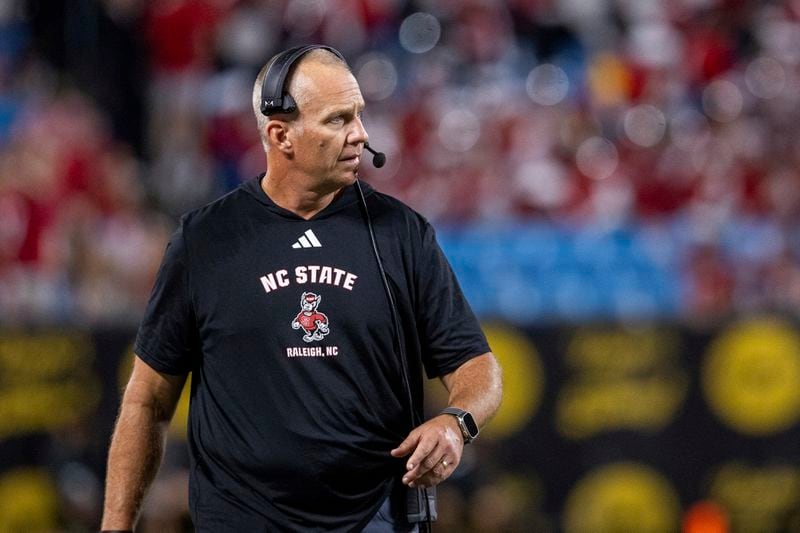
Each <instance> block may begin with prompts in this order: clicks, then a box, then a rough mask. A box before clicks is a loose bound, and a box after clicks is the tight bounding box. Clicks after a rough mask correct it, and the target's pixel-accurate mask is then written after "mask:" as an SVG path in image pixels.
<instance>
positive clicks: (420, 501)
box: [261, 44, 437, 532]
mask: <svg viewBox="0 0 800 533" xmlns="http://www.w3.org/2000/svg"><path fill="white" fill-rule="evenodd" d="M317 49H322V50H327V51H329V52H330V53H332V54H333V55H335V56H336V57H338V58H339V59H341V60H342V62H344V63H345V65H346V64H347V61H346V60H345V58H344V56H343V55H342V54H341V52H339V51H338V50H336V49H335V48H333V47H331V46H325V45H321V44H309V45H303V46H295V47H294V48H289V49H288V50H285V51H283V52H280V53H279V54H277V55H276V56H275V57H274V58H273V59H272V60H271V61H270V64H269V66H268V67H267V72H266V74H265V75H264V80H263V82H262V84H261V114H263V115H264V116H270V115H274V114H290V113H294V112H295V111H297V102H295V100H294V98H292V95H290V94H289V93H288V92H287V91H286V78H287V77H288V76H289V74H290V72H291V70H292V67H293V66H294V65H295V64H296V63H297V61H298V60H299V59H300V58H301V57H303V56H304V55H305V54H307V53H308V52H310V51H312V50H317ZM364 148H365V149H366V150H368V151H369V152H371V153H372V154H373V157H372V164H373V165H375V167H376V168H381V167H382V166H383V165H384V164H386V154H384V153H382V152H377V151H375V150H373V149H372V148H371V147H370V146H369V143H364ZM355 190H356V193H357V196H358V203H359V206H360V208H361V213H362V215H363V217H364V221H365V223H366V226H367V230H368V232H369V238H370V243H371V245H372V253H373V256H374V257H375V262H376V263H377V266H378V272H379V273H380V277H381V281H382V282H383V289H384V291H385V292H386V299H387V300H388V302H389V310H390V311H391V316H392V325H393V329H394V342H395V344H396V346H395V348H396V349H397V353H398V359H399V360H400V370H401V374H402V378H403V385H404V386H405V390H406V394H407V400H408V405H409V410H410V411H411V419H410V422H411V428H412V429H413V428H415V427H417V426H419V425H420V424H421V423H422V420H421V418H422V417H421V413H419V412H417V410H416V409H415V406H414V395H413V392H412V391H411V383H410V381H409V376H408V373H409V371H408V363H407V361H406V359H405V357H404V356H403V354H405V353H406V351H405V344H404V342H403V331H402V328H401V326H400V318H399V317H400V313H399V312H398V310H397V305H396V304H395V300H394V296H393V295H392V290H391V287H390V286H389V278H388V277H387V276H386V270H385V269H384V267H383V261H382V260H381V255H380V250H379V248H378V241H377V240H376V239H375V231H374V229H373V227H372V218H371V217H370V215H369V209H368V208H367V202H366V199H365V198H364V191H363V190H362V189H361V182H360V181H359V180H356V182H355ZM406 515H407V518H408V520H409V522H412V523H418V524H419V525H420V531H421V532H424V531H430V530H431V522H433V521H435V520H436V516H437V511H436V490H435V487H431V488H426V489H409V490H408V491H407V497H406Z"/></svg>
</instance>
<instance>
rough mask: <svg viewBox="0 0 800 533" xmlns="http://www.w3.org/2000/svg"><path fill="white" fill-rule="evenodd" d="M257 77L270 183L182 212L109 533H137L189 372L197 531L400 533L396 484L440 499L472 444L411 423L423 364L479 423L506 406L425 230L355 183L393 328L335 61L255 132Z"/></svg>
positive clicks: (111, 486) (358, 128) (118, 435)
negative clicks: (439, 490)
mask: <svg viewBox="0 0 800 533" xmlns="http://www.w3.org/2000/svg"><path fill="white" fill-rule="evenodd" d="M268 66H269V64H268ZM268 66H267V67H265V68H264V69H262V71H261V73H260V74H259V76H258V78H257V79H256V84H255V88H254V96H253V100H254V108H255V112H256V118H257V120H258V127H259V132H260V134H261V138H262V142H263V145H264V148H265V152H266V157H267V162H268V167H267V172H266V174H265V175H263V176H261V177H259V178H257V179H253V180H251V181H249V182H247V183H245V184H244V185H243V186H241V187H240V188H238V189H237V190H235V191H233V192H232V193H230V194H228V195H226V196H224V197H222V198H221V199H219V200H217V201H215V202H213V203H211V204H209V205H207V206H205V207H203V208H201V209H199V210H197V211H194V212H192V213H189V214H188V215H186V216H184V217H183V219H182V221H181V225H180V227H179V229H178V230H177V231H176V232H175V234H174V235H173V237H172V239H171V241H170V244H169V246H168V247H167V251H166V253H165V258H164V262H163V264H162V267H161V270H160V271H159V275H158V279H157V281H156V285H155V287H154V289H153V294H152V296H151V300H150V303H149V304H148V308H147V311H146V313H145V317H144V319H143V321H142V325H141V328H140V331H139V334H138V336H137V341H136V345H135V351H136V354H137V357H136V360H135V364H134V370H133V374H132V376H131V379H130V382H129V383H128V386H127V389H126V391H125V395H124V398H123V402H122V408H121V412H120V415H119V419H118V421H117V427H116V429H115V432H114V437H113V439H112V443H111V449H110V453H109V462H108V477H107V484H106V502H105V512H104V518H103V529H104V530H130V529H132V527H133V525H134V523H135V521H136V517H137V513H138V511H139V508H140V505H141V502H142V498H143V496H144V494H145V492H146V490H147V487H148V486H149V484H150V482H151V481H152V479H153V477H154V475H155V473H156V471H157V469H158V464H159V461H160V457H161V451H162V447H163V442H164V428H165V426H166V425H167V423H168V422H169V420H170V418H171V416H172V414H173V412H174V408H175V404H176V401H177V399H178V396H179V393H180V391H181V388H182V386H183V384H184V381H185V379H186V375H187V373H188V372H192V374H193V378H192V391H191V392H192V394H191V407H190V415H189V449H190V456H191V464H192V469H191V480H190V508H191V513H192V520H193V522H194V525H195V527H196V529H197V530H198V531H213V532H225V531H231V532H233V531H237V532H241V531H361V530H365V531H410V530H413V529H412V526H410V525H409V524H407V523H406V522H405V520H404V514H405V503H404V497H403V496H402V493H399V492H398V490H397V487H401V488H406V487H407V488H409V489H410V488H418V487H432V486H434V485H437V484H438V483H441V482H442V481H443V480H445V479H447V478H448V477H449V476H450V475H451V474H452V473H453V471H454V470H455V468H456V467H457V466H458V464H459V461H460V459H461V454H462V450H463V446H464V442H465V440H467V441H468V440H469V439H470V438H471V435H469V433H468V432H467V430H466V429H465V428H464V424H463V420H459V419H458V418H457V417H456V416H454V415H452V414H441V415H439V416H435V417H433V418H431V419H430V420H428V421H426V422H424V423H422V424H419V425H418V426H417V427H413V424H412V423H411V420H413V419H412V418H411V417H412V409H419V406H420V403H421V401H422V380H421V373H422V370H423V368H424V370H425V371H426V373H427V374H428V376H429V377H434V376H436V377H440V378H441V380H442V382H443V383H444V385H445V387H446V388H447V389H448V391H449V405H450V406H451V407H454V408H458V409H461V410H464V411H468V412H469V413H471V416H472V417H473V418H474V420H475V422H476V423H477V424H478V425H482V424H484V423H486V421H487V420H488V419H489V418H490V417H491V416H492V415H493V414H494V412H495V411H496V410H497V408H498V406H499V404H500V399H501V377H500V368H499V366H498V364H497V362H496V360H495V358H494V356H493V355H492V354H491V352H490V351H489V348H488V345H487V344H486V340H485V338H484V336H483V334H482V333H481V331H480V328H479V326H478V324H477V321H476V319H475V317H474V315H473V314H472V312H471V310H470V309H469V306H468V304H467V303H466V301H465V300H464V298H463V296H462V294H461V291H460V289H459V287H458V284H457V282H456V281H455V278H454V276H453V274H452V272H451V270H450V267H449V265H448V264H447V262H446V260H445V259H444V257H443V255H442V253H441V250H440V249H439V247H438V245H437V244H436V241H435V237H434V233H433V230H432V229H431V227H430V225H429V224H428V223H427V222H426V221H425V220H424V219H423V218H422V217H421V216H419V215H418V214H416V213H415V212H413V211H412V210H411V209H410V208H408V207H406V206H405V205H403V204H402V203H400V202H398V201H397V200H394V199H393V198H390V197H388V196H385V195H382V194H380V193H378V192H376V191H374V190H372V189H371V188H369V187H367V186H366V185H364V187H363V188H364V192H365V197H366V203H367V205H368V207H369V212H370V214H371V216H372V223H373V226H374V232H375V237H376V241H377V245H378V249H379V250H380V255H381V258H382V262H383V264H384V267H385V273H386V276H387V278H388V282H389V284H390V286H391V292H392V296H393V298H394V304H395V306H396V310H397V315H398V316H397V318H398V320H397V321H394V320H393V315H392V313H393V312H394V311H393V309H392V307H390V304H389V300H388V296H387V292H386V290H385V288H384V285H383V281H382V277H381V272H380V270H379V269H378V264H377V261H376V258H375V256H374V255H373V252H372V245H371V240H370V234H369V231H368V228H367V226H366V223H365V217H364V216H363V211H362V209H361V207H360V204H359V203H358V201H357V191H356V190H355V186H354V184H355V181H356V178H357V175H358V168H359V165H360V163H361V156H362V150H363V149H364V145H365V143H366V142H367V140H368V136H367V132H366V131H365V129H364V126H363V124H362V122H361V113H362V111H363V109H364V100H363V98H362V96H361V91H360V90H359V87H358V83H357V82H356V80H355V78H354V77H353V75H352V74H351V73H350V71H349V69H348V67H347V65H346V63H344V62H343V61H342V60H341V59H340V58H339V57H337V56H336V55H334V54H333V53H331V52H330V51H328V50H325V49H319V48H318V49H314V50H312V51H310V52H308V53H306V54H305V55H304V56H302V57H301V59H299V61H298V62H297V63H296V64H295V65H294V68H293V71H291V72H290V76H289V78H288V80H287V92H288V93H289V94H291V95H292V96H293V97H294V100H295V101H296V103H297V110H296V111H294V112H292V113H290V114H273V115H270V116H268V117H267V116H263V115H262V114H261V112H260V108H259V104H260V94H261V84H262V81H263V79H264V76H265V74H266V70H267V68H268ZM398 322H399V325H400V326H399V328H400V330H401V337H402V339H401V340H402V344H403V345H404V346H405V353H404V354H403V357H402V358H401V357H400V355H399V352H398V349H397V346H398V344H399V343H398V342H397V341H398V339H397V338H396V337H397V335H396V333H397V328H396V327H394V326H395V324H397V323H398ZM406 374H407V376H406ZM406 381H407V383H406ZM412 404H413V405H412ZM460 422H461V423H460ZM400 482H402V484H403V485H401V484H400ZM398 493H399V494H400V496H398Z"/></svg>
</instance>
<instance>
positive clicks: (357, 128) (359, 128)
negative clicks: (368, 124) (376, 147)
mask: <svg viewBox="0 0 800 533" xmlns="http://www.w3.org/2000/svg"><path fill="white" fill-rule="evenodd" d="M347 141H348V142H349V143H350V144H363V143H366V142H368V141H369V134H368V133H367V130H366V128H364V123H363V122H361V119H360V118H358V117H356V119H355V120H354V121H353V128H352V130H350V135H349V136H348V138H347Z"/></svg>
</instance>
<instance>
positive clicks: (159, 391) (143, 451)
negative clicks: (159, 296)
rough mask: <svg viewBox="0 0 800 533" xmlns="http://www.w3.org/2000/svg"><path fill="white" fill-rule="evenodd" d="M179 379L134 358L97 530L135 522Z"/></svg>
mask: <svg viewBox="0 0 800 533" xmlns="http://www.w3.org/2000/svg"><path fill="white" fill-rule="evenodd" d="M185 381H186V376H185V375H184V376H170V375H168V374H162V373H160V372H157V371H155V370H153V369H152V368H151V367H150V366H149V365H148V364H147V363H145V362H144V361H142V360H141V359H139V357H136V358H135V360H134V364H133V374H131V379H130V381H128V386H127V387H126V389H125V395H124V396H123V398H122V406H121V407H120V413H119V417H118V418H117V425H116V428H115V429H114V436H113V438H112V439H111V448H110V450H109V453H108V473H107V474H106V496H105V506H104V509H103V524H102V529H105V530H132V529H133V527H134V525H135V524H136V520H137V519H138V515H139V510H140V508H141V505H142V500H143V499H144V495H145V493H146V491H147V489H148V488H149V487H150V484H151V483H152V482H153V478H155V475H156V472H158V468H159V466H160V465H161V457H162V455H163V451H164V443H165V441H166V429H167V426H168V425H169V421H170V420H171V419H172V415H173V414H174V413H175V406H176V405H177V403H178V398H180V394H181V390H182V389H183V384H184V383H185Z"/></svg>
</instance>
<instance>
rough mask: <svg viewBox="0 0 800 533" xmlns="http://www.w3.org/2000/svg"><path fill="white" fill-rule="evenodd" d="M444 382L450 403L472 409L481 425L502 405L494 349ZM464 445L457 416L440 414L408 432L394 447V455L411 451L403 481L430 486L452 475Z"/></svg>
mask: <svg viewBox="0 0 800 533" xmlns="http://www.w3.org/2000/svg"><path fill="white" fill-rule="evenodd" d="M442 382H443V383H444V385H445V387H446V388H447V390H448V392H449V393H450V396H449V400H448V405H449V406H450V407H458V408H459V409H464V410H465V411H469V412H470V413H472V416H473V417H474V418H475V422H477V423H478V425H479V426H481V427H482V426H483V425H484V424H486V423H487V422H488V421H489V420H490V419H491V418H492V416H494V414H495V413H496V412H497V409H498V408H499V407H500V402H501V400H502V398H503V379H502V370H501V368H500V365H499V364H498V363H497V359H495V357H494V354H492V353H491V352H487V353H485V354H483V355H480V356H478V357H475V358H473V359H470V360H469V361H467V362H466V363H464V364H463V365H461V366H460V367H458V368H457V369H456V370H455V371H454V372H451V373H450V374H447V375H446V376H443V377H442ZM463 447H464V439H463V436H462V435H461V430H460V429H459V427H458V422H457V421H456V419H455V417H454V416H452V415H439V416H436V417H433V418H431V419H430V420H428V421H427V422H425V423H424V424H422V425H420V426H419V427H417V428H416V429H414V430H413V431H412V432H411V433H409V435H408V437H406V439H405V440H404V441H403V442H402V443H401V444H400V446H398V447H397V448H395V449H394V450H392V455H393V456H395V457H405V456H407V455H409V454H411V457H410V458H409V459H408V462H407V464H406V468H407V470H408V471H407V472H406V474H405V476H403V482H404V483H406V484H408V485H411V486H414V485H421V486H431V485H436V484H438V483H441V482H442V481H444V480H445V479H447V478H448V477H450V474H452V473H453V471H454V470H455V468H456V467H457V466H458V463H459V462H460V461H461V452H462V451H463ZM444 463H447V464H446V465H445V464H444Z"/></svg>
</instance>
